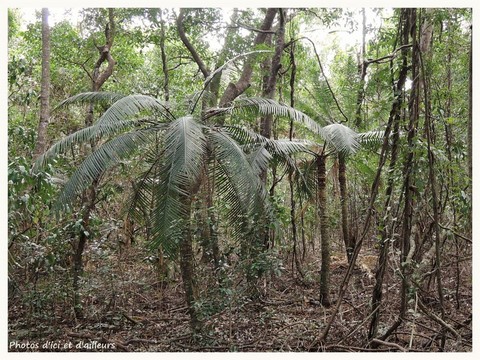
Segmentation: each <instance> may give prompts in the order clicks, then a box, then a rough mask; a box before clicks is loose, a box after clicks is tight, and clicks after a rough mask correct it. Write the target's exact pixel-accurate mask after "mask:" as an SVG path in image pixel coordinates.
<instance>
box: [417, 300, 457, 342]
mask: <svg viewBox="0 0 480 360" xmlns="http://www.w3.org/2000/svg"><path fill="white" fill-rule="evenodd" d="M418 307H419V308H420V310H422V311H423V312H424V313H425V315H427V316H428V317H429V318H430V319H432V320H433V321H435V322H437V323H439V324H440V325H441V326H442V327H444V328H445V329H446V330H448V331H449V332H450V333H451V334H452V335H453V336H455V338H456V339H457V340H458V341H461V340H462V337H461V336H460V334H459V333H458V332H456V331H455V330H454V329H453V328H452V327H451V326H450V325H449V324H447V323H446V322H445V321H443V320H442V319H441V318H439V317H438V316H437V315H435V314H434V313H432V312H430V311H428V309H427V307H426V306H425V305H424V304H423V303H422V301H421V300H420V299H418Z"/></svg>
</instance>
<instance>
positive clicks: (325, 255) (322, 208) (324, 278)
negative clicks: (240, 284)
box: [316, 154, 330, 306]
mask: <svg viewBox="0 0 480 360" xmlns="http://www.w3.org/2000/svg"><path fill="white" fill-rule="evenodd" d="M316 162H317V186H318V207H319V219H320V221H319V222H320V236H321V249H322V250H321V251H322V265H321V268H320V302H321V304H322V305H324V306H330V294H329V293H330V238H329V229H328V215H327V196H326V166H325V162H326V157H325V155H324V154H318V155H317V159H316Z"/></svg>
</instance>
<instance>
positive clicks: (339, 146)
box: [323, 124, 359, 154]
mask: <svg viewBox="0 0 480 360" xmlns="http://www.w3.org/2000/svg"><path fill="white" fill-rule="evenodd" d="M323 130H324V132H325V141H326V142H327V145H329V146H330V147H332V148H333V149H334V150H335V151H336V152H338V153H341V154H352V153H355V151H357V149H358V147H359V143H358V141H357V133H356V132H355V131H353V130H352V129H350V128H349V127H348V126H345V125H343V124H330V125H327V126H325V127H323Z"/></svg>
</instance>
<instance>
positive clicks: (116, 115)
mask: <svg viewBox="0 0 480 360" xmlns="http://www.w3.org/2000/svg"><path fill="white" fill-rule="evenodd" d="M146 110H153V111H155V112H156V113H158V114H159V115H160V116H161V117H163V118H164V119H165V120H167V121H173V120H175V118H174V116H173V115H172V114H171V112H170V110H169V107H168V106H167V104H166V103H164V102H162V101H160V100H158V99H155V98H154V97H152V96H148V95H128V96H125V97H123V98H121V99H119V100H118V101H116V102H115V103H114V104H112V106H110V107H109V108H108V109H107V111H105V112H104V113H103V115H102V116H101V117H100V118H99V119H98V125H106V124H114V123H116V122H118V121H122V120H125V119H128V118H131V117H133V116H134V115H137V114H140V113H141V112H142V111H146Z"/></svg>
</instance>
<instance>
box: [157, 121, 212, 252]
mask: <svg viewBox="0 0 480 360" xmlns="http://www.w3.org/2000/svg"><path fill="white" fill-rule="evenodd" d="M164 148H165V150H164V152H163V155H162V160H161V161H162V165H161V174H160V175H161V176H160V179H159V182H158V184H156V185H155V188H154V190H153V191H154V193H153V196H154V199H155V200H154V201H155V207H154V210H153V214H152V215H153V227H152V234H153V239H152V242H151V244H150V246H151V247H152V248H156V247H158V246H160V245H161V246H162V248H163V249H164V251H165V253H166V254H167V255H168V256H174V255H175V252H176V249H177V245H178V241H179V239H180V236H181V235H182V231H181V226H180V223H183V222H185V221H188V220H189V219H186V217H187V216H188V215H189V210H188V208H187V207H186V205H185V200H186V199H187V198H188V197H190V196H191V193H190V192H191V191H192V187H194V186H195V184H196V183H197V182H198V181H199V177H200V174H201V170H202V163H203V161H204V157H205V154H206V139H205V136H204V134H203V129H202V126H201V125H200V124H199V123H197V122H196V121H195V120H194V118H193V117H191V116H186V117H182V118H179V119H177V120H175V121H174V122H172V123H171V124H170V125H169V127H168V129H167V131H166V133H165V138H164Z"/></svg>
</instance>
